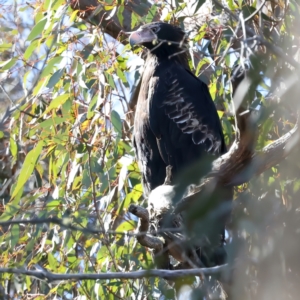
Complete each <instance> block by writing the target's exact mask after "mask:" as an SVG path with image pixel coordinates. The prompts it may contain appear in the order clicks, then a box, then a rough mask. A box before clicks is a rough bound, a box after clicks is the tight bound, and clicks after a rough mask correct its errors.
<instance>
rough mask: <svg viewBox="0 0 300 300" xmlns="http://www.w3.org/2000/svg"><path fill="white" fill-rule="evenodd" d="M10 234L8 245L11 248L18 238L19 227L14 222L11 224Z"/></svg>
mask: <svg viewBox="0 0 300 300" xmlns="http://www.w3.org/2000/svg"><path fill="white" fill-rule="evenodd" d="M10 232H11V234H10V247H11V249H13V248H14V247H15V246H16V245H17V243H18V241H19V238H20V227H19V225H18V224H15V225H13V226H12V228H11V230H10Z"/></svg>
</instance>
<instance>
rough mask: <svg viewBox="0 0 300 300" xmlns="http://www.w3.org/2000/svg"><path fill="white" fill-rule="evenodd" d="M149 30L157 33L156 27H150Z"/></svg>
mask: <svg viewBox="0 0 300 300" xmlns="http://www.w3.org/2000/svg"><path fill="white" fill-rule="evenodd" d="M151 30H152V32H153V33H157V32H159V28H158V27H152V28H151Z"/></svg>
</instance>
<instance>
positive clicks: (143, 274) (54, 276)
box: [0, 264, 228, 283]
mask: <svg viewBox="0 0 300 300" xmlns="http://www.w3.org/2000/svg"><path fill="white" fill-rule="evenodd" d="M227 268H228V265H227V264H226V265H222V266H217V267H212V268H198V269H182V270H159V269H157V270H142V271H134V272H127V273H125V272H110V273H100V274H92V273H73V274H71V273H69V274H59V273H52V272H49V271H47V270H46V269H43V268H41V267H40V266H38V270H39V271H32V270H26V269H16V268H0V274H3V273H9V274H20V275H27V276H32V277H35V278H37V279H39V280H43V281H46V282H48V283H51V282H54V281H65V280H72V281H78V280H107V279H139V278H149V277H160V278H168V279H170V278H183V277H187V276H203V275H214V274H220V273H221V272H223V271H225V270H226V269H227Z"/></svg>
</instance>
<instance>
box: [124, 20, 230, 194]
mask: <svg viewBox="0 0 300 300" xmlns="http://www.w3.org/2000/svg"><path fill="white" fill-rule="evenodd" d="M129 42H130V44H131V45H132V46H133V45H143V46H144V47H146V48H147V49H148V54H147V59H146V62H145V70H144V73H143V76H142V82H141V88H140V93H139V96H138V102H137V107H136V113H135V121H134V132H133V136H134V139H133V144H134V148H135V152H136V156H137V159H138V162H139V166H140V169H141V172H142V182H143V187H144V193H145V195H146V196H147V195H148V194H149V193H150V192H151V191H152V190H153V189H155V188H156V187H157V186H159V185H162V184H163V183H164V180H165V177H166V167H167V166H171V167H172V175H174V176H175V177H176V175H178V173H179V172H180V171H182V170H183V169H184V168H186V167H188V166H190V165H191V164H193V163H195V162H196V161H198V160H200V159H201V158H203V157H205V155H206V154H213V155H217V156H218V155H221V154H223V153H225V152H226V146H225V142H224V136H223V133H222V127H221V123H220V120H219V117H218V113H217V110H216V107H215V105H214V102H213V100H212V98H211V96H210V94H209V91H208V88H207V86H206V84H205V83H204V82H202V81H201V80H200V79H199V78H197V77H196V76H195V75H194V74H193V73H192V72H191V70H190V67H189V64H188V51H187V45H186V42H187V40H186V36H185V33H184V32H183V31H182V30H181V29H180V28H179V27H176V26H173V25H170V24H167V23H163V22H155V23H151V24H147V25H144V26H142V27H141V28H139V29H138V30H137V31H135V32H133V33H132V34H131V35H130V38H129ZM200 175H201V174H200ZM202 175H205V174H202ZM200 177H201V176H200Z"/></svg>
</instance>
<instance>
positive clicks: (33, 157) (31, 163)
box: [11, 141, 44, 198]
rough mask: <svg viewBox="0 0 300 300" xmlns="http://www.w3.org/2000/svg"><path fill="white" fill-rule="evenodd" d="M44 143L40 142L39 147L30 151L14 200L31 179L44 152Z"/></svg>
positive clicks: (19, 177) (13, 195) (20, 175)
mask: <svg viewBox="0 0 300 300" xmlns="http://www.w3.org/2000/svg"><path fill="white" fill-rule="evenodd" d="M43 145H44V141H39V142H38V144H37V146H36V147H35V148H34V149H32V150H31V151H29V152H28V153H27V155H26V157H25V160H24V163H23V166H22V169H21V172H20V174H19V176H18V181H17V185H16V187H15V188H14V190H13V193H12V196H11V198H14V197H15V196H16V195H17V194H18V192H19V191H20V189H21V188H23V186H24V185H25V183H26V182H27V181H28V179H29V177H30V176H31V174H32V172H33V170H34V167H35V164H36V162H37V160H38V158H39V156H40V154H41V152H42V150H43Z"/></svg>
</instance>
